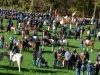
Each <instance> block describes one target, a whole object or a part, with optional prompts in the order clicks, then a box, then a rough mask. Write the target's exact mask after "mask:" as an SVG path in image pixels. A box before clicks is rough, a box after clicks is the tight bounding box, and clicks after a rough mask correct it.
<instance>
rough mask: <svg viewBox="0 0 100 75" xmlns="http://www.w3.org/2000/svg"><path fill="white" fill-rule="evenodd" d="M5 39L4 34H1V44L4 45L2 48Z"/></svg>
mask: <svg viewBox="0 0 100 75" xmlns="http://www.w3.org/2000/svg"><path fill="white" fill-rule="evenodd" d="M4 41H5V38H4V35H2V36H1V45H2V48H3V46H4Z"/></svg>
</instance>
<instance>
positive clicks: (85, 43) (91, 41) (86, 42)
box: [84, 38, 94, 52]
mask: <svg viewBox="0 0 100 75" xmlns="http://www.w3.org/2000/svg"><path fill="white" fill-rule="evenodd" d="M84 46H85V47H88V46H90V48H91V52H92V51H93V49H94V41H93V40H87V39H86V38H84ZM87 50H88V48H87Z"/></svg>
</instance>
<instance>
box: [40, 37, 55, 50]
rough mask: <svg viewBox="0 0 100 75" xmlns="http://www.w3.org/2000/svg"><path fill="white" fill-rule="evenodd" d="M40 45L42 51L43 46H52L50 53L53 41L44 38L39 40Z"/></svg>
mask: <svg viewBox="0 0 100 75" xmlns="http://www.w3.org/2000/svg"><path fill="white" fill-rule="evenodd" d="M40 43H41V44H42V50H44V45H49V44H50V45H51V46H52V51H53V50H54V45H55V43H54V40H53V39H46V38H42V37H41V38H40Z"/></svg>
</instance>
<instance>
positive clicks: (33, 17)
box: [0, 10, 100, 75]
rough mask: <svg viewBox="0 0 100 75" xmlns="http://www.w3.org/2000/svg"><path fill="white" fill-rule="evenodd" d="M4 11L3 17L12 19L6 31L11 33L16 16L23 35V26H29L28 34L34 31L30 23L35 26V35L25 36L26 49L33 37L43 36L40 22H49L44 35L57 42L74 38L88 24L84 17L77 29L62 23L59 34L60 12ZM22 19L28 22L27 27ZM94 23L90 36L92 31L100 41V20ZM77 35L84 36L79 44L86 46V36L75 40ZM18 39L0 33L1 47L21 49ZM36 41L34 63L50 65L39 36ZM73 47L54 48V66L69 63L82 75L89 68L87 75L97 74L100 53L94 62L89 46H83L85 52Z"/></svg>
mask: <svg viewBox="0 0 100 75" xmlns="http://www.w3.org/2000/svg"><path fill="white" fill-rule="evenodd" d="M0 13H1V14H0V15H1V16H2V17H1V18H6V19H8V21H7V22H6V27H7V29H6V32H8V33H9V32H10V31H11V29H10V27H12V26H13V22H12V19H15V20H17V25H16V28H17V30H18V34H19V35H21V34H22V30H23V28H24V30H25V35H29V34H30V30H29V29H28V26H29V25H30V27H32V29H33V30H34V32H33V33H32V37H30V38H29V39H26V38H25V37H24V38H22V40H23V45H24V50H26V47H27V46H28V42H29V41H34V40H33V36H39V35H38V32H40V31H41V30H40V28H39V29H38V27H40V26H41V27H42V26H43V25H48V26H47V28H46V29H44V31H45V30H46V33H45V34H43V35H42V37H43V38H45V37H44V36H48V37H49V39H52V38H53V40H54V42H55V43H57V40H58V39H60V40H61V41H63V39H66V38H70V37H71V36H72V33H73V32H74V33H77V32H78V33H79V34H80V35H81V30H83V31H85V29H84V25H83V24H84V20H83V21H81V22H79V25H77V26H76V27H75V28H74V30H73V31H72V30H71V28H70V25H69V24H68V26H66V25H61V27H60V28H61V29H60V30H61V36H60V37H59V38H58V36H57V33H58V32H57V28H58V27H59V24H60V23H59V19H60V15H57V16H55V15H53V14H47V13H44V14H40V13H28V12H20V11H15V10H0ZM9 16H10V18H9ZM73 18H74V19H75V20H76V19H77V18H76V17H73ZM75 20H74V21H75ZM76 21H77V20H76ZM22 23H24V27H23V24H22ZM94 23H95V25H94V28H93V29H92V30H91V28H90V26H89V27H88V29H87V30H90V34H89V35H88V36H87V40H90V39H91V35H93V37H94V41H95V40H96V38H97V37H98V41H100V29H99V26H100V24H99V22H97V21H95V22H94ZM1 24H3V20H2V19H1ZM0 26H3V25H0ZM50 28H52V31H53V32H52V34H53V36H51V30H50ZM97 28H98V32H96V31H97ZM0 30H2V28H0ZM65 36H66V37H65ZM45 39H47V38H45ZM77 39H80V40H79V41H80V46H79V48H80V49H81V50H83V42H84V38H82V37H81V38H80V37H79V38H78V37H77V36H75V40H77ZM47 40H48V39H47ZM17 42H18V38H17V37H14V35H12V36H11V37H9V42H8V41H5V38H4V35H2V36H1V37H0V49H2V48H4V46H5V49H7V50H8V49H10V50H12V51H13V53H14V54H15V53H19V48H18V46H17V45H16V44H17ZM35 42H36V49H34V50H33V66H36V67H46V68H48V67H49V66H48V62H47V61H46V60H45V59H44V57H43V56H42V54H43V51H42V48H39V47H40V41H39V39H38V40H35ZM54 46H56V45H54ZM73 49H74V50H73V51H72V52H71V51H70V50H69V48H68V47H67V48H66V49H64V48H63V46H60V47H59V49H58V50H54V51H53V58H54V63H53V68H57V67H58V66H57V65H58V64H60V66H63V67H64V68H66V67H67V69H68V70H70V69H76V75H80V73H82V75H84V73H85V71H87V75H94V73H95V75H98V74H99V69H100V53H99V54H98V55H97V58H96V63H95V64H92V62H91V61H90V60H89V58H90V57H89V56H90V54H89V52H88V51H87V50H83V51H82V56H81V54H79V53H78V52H77V50H76V49H75V48H73ZM58 62H60V63H58Z"/></svg>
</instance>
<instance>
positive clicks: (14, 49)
mask: <svg viewBox="0 0 100 75" xmlns="http://www.w3.org/2000/svg"><path fill="white" fill-rule="evenodd" d="M12 52H13V53H14V54H16V53H19V50H18V47H17V46H16V44H14V46H13V49H12Z"/></svg>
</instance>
